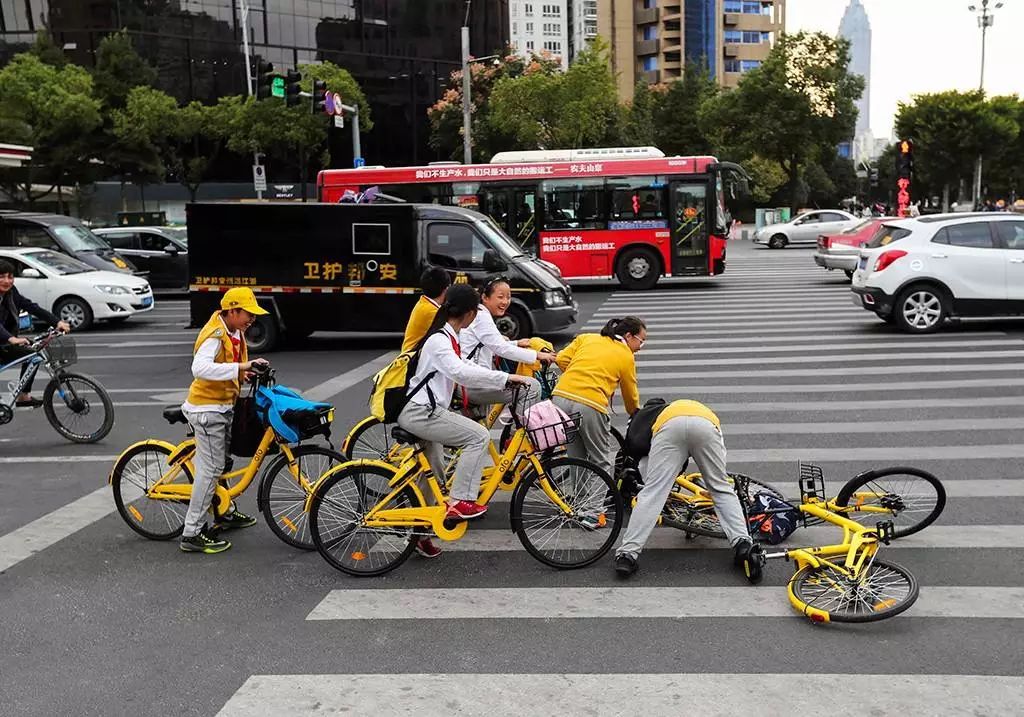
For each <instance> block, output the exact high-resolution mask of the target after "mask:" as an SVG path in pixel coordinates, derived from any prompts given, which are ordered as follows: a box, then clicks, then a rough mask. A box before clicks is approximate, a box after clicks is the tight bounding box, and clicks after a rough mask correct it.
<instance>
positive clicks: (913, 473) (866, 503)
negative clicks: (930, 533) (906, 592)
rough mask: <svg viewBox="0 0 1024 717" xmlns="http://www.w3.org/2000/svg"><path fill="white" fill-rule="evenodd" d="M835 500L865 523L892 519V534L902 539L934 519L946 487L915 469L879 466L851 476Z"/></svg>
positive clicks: (943, 497) (944, 496) (869, 523)
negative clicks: (850, 509)
mask: <svg viewBox="0 0 1024 717" xmlns="http://www.w3.org/2000/svg"><path fill="white" fill-rule="evenodd" d="M835 502H836V505H837V506H840V507H843V508H846V507H851V508H853V510H852V511H850V513H849V516H850V517H851V518H852V519H853V520H864V521H866V523H867V524H868V525H872V524H874V523H875V522H877V521H881V520H892V522H893V533H892V537H894V538H902V537H904V536H907V535H912V534H914V533H916V532H918V531H919V530H923V529H924V528H927V527H928V526H929V525H931V524H932V523H934V522H935V519H936V518H938V517H939V514H940V513H942V509H943V508H945V507H946V489H945V488H944V487H943V486H942V483H941V482H940V481H939V479H938V478H936V477H935V476H933V475H932V474H931V473H929V472H927V471H923V470H920V469H918V468H909V467H902V466H897V467H893V468H879V469H878V470H873V471H867V472H866V473H861V474H860V475H859V476H856V477H854V478H851V479H850V480H849V481H848V482H847V483H846V485H844V486H843V488H842V490H840V491H839V495H838V496H837V497H836V501H835Z"/></svg>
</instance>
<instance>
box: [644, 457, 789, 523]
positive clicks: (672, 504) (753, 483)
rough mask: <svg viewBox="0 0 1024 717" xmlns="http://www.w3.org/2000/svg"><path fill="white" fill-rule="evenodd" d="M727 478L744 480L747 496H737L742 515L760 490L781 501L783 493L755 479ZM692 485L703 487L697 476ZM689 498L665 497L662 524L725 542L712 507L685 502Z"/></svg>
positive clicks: (676, 492) (683, 494)
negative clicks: (666, 498)
mask: <svg viewBox="0 0 1024 717" xmlns="http://www.w3.org/2000/svg"><path fill="white" fill-rule="evenodd" d="M727 475H728V476H729V479H730V480H731V481H732V482H733V484H734V485H735V482H736V478H743V479H744V480H745V483H746V486H747V489H746V493H744V494H741V493H740V491H739V490H737V495H738V496H739V499H740V504H741V505H742V506H743V510H744V512H746V510H747V506H749V505H750V501H751V498H752V497H753V495H754V494H755V493H759V492H761V491H765V492H767V493H771V494H772V495H773V496H775V497H776V498H778V499H779V500H783V497H782V493H780V492H779V491H778V490H777V489H776V488H775V487H774V486H771V485H769V484H768V483H762V482H761V481H759V480H757V479H756V478H751V477H750V476H746V475H743V474H741V473H728V474H727ZM693 482H694V483H696V484H697V485H702V482H701V477H700V476H699V475H698V476H697V477H696V478H694V479H693ZM690 496H691V494H690V493H687V492H685V491H682V490H678V489H674V490H672V492H670V493H669V495H668V500H666V501H665V508H664V509H663V510H662V512H661V515H662V519H661V522H662V524H663V525H667V526H668V527H670V528H677V529H678V530H682V531H684V532H686V533H689V534H691V535H705V536H707V537H709V538H721V539H724V538H725V531H724V530H722V524H721V523H720V522H719V520H718V514H717V513H716V512H715V509H714V506H711V505H706V504H696V505H695V504H694V503H692V502H691V501H689V500H687V498H689V497H690Z"/></svg>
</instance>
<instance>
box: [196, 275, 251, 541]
mask: <svg viewBox="0 0 1024 717" xmlns="http://www.w3.org/2000/svg"><path fill="white" fill-rule="evenodd" d="M266 313H267V311H266V310H265V309H263V308H261V307H260V305H259V304H258V303H256V296H255V294H253V293H252V289H250V288H248V287H243V286H240V287H237V288H234V289H229V290H228V291H227V292H226V293H225V294H224V296H223V297H222V298H221V300H220V310H219V311H215V312H214V313H213V315H212V316H211V317H210V320H209V321H207V322H206V325H205V326H204V327H203V328H202V329H200V330H199V337H198V338H197V339H196V343H195V348H194V349H193V359H192V376H193V381H192V385H191V386H190V387H189V391H188V398H187V399H185V402H184V403H183V404H182V405H181V410H182V411H183V412H184V413H185V417H186V418H187V419H188V422H189V423H191V424H192V427H193V429H194V430H195V434H196V436H195V437H196V454H195V461H194V465H195V476H194V480H195V482H194V483H193V485H192V497H191V499H190V500H189V504H188V513H186V515H185V528H184V530H183V531H182V534H181V543H180V547H181V549H182V550H183V551H185V552H187V553H220V552H222V551H224V550H227V549H228V548H230V547H231V543H229V542H228V541H226V540H220V539H218V538H214V537H211V535H210V534H209V532H208V531H207V528H206V523H205V516H206V511H208V510H209V509H210V503H211V501H212V500H213V494H214V490H215V488H216V485H217V479H218V478H219V477H220V475H221V473H222V472H223V470H224V464H225V462H226V461H227V456H228V446H229V444H230V442H231V419H232V415H233V412H234V408H235V399H236V398H238V394H239V393H240V392H241V386H242V381H244V380H245V379H246V378H247V377H248V375H249V371H250V370H251V369H252V367H253V365H254V364H262V365H266V363H267V362H266V360H265V359H256V360H254V361H250V360H249V352H248V349H247V348H246V345H245V335H244V334H245V330H246V329H247V328H249V326H250V325H251V324H252V322H253V321H255V319H256V317H257V316H260V315H263V314H266ZM233 508H234V506H232V507H231V508H229V512H228V513H227V515H224V516H223V517H222V518H221V519H220V522H219V523H218V524H217V527H218V528H219V529H220V530H230V529H233V528H248V527H249V526H250V525H255V524H256V519H255V518H251V517H249V516H247V515H244V514H243V513H241V512H240V511H238V510H234V509H233Z"/></svg>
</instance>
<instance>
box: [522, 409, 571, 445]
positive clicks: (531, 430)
mask: <svg viewBox="0 0 1024 717" xmlns="http://www.w3.org/2000/svg"><path fill="white" fill-rule="evenodd" d="M527 413H528V415H527V417H526V430H527V433H528V434H529V437H530V442H531V443H532V444H533V447H534V448H535V449H536V450H538V451H546V450H548V449H549V448H557V447H558V446H564V445H565V444H566V442H567V441H566V439H565V427H566V424H567V423H569V421H571V420H572V419H570V418H569V416H568V414H566V412H565V411H563V410H562V409H561V408H559V407H558V406H556V405H555V404H554V403H552V402H551V401H541V402H540V403H538V404H536V405H534V406H533V407H532V408H530V410H529V411H528V412H527Z"/></svg>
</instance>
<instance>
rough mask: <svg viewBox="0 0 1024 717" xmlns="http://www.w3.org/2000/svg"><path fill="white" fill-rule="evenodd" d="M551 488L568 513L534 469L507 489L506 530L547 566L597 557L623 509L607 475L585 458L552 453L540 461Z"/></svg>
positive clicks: (610, 541)
mask: <svg viewBox="0 0 1024 717" xmlns="http://www.w3.org/2000/svg"><path fill="white" fill-rule="evenodd" d="M544 472H545V474H546V476H547V478H548V480H549V481H550V483H551V487H552V488H553V489H554V491H555V493H556V494H557V495H558V496H559V498H560V499H561V500H562V501H563V502H565V503H566V504H567V505H568V506H569V508H570V510H571V514H570V515H566V513H565V511H564V510H563V509H562V508H561V507H559V506H558V505H556V504H555V503H554V502H553V501H552V500H551V498H550V497H549V496H548V494H547V493H545V492H544V489H543V488H542V487H541V484H540V481H539V479H538V476H537V475H536V473H534V472H533V471H531V472H530V473H529V474H527V475H525V476H524V477H523V480H521V481H520V482H519V485H518V486H516V489H515V491H513V493H512V503H511V506H510V510H509V515H510V517H511V520H512V529H513V530H514V531H515V532H516V535H517V536H519V541H520V542H521V543H522V544H523V547H524V548H526V551H527V552H528V553H529V554H530V555H532V556H533V557H534V558H536V559H537V560H539V561H540V562H542V563H544V564H545V565H550V566H551V567H553V568H560V569H573V568H582V567H585V566H587V565H590V564H591V563H593V562H595V561H597V560H599V559H600V558H601V557H602V556H603V555H604V554H605V553H607V552H608V550H609V549H610V548H611V547H612V544H613V543H614V542H615V539H616V538H617V537H618V535H619V531H620V530H621V529H622V520H623V515H624V513H625V510H624V508H623V505H622V496H621V495H619V492H618V491H617V490H615V484H614V482H612V479H611V476H609V475H608V474H607V473H605V472H604V471H602V470H601V469H600V468H598V467H597V466H595V465H594V464H593V463H590V462H589V461H584V460H580V459H578V458H566V457H558V458H553V459H552V460H550V461H547V462H546V463H545V464H544Z"/></svg>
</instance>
